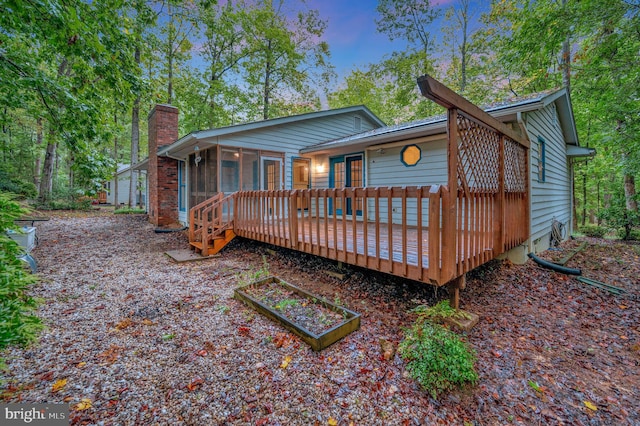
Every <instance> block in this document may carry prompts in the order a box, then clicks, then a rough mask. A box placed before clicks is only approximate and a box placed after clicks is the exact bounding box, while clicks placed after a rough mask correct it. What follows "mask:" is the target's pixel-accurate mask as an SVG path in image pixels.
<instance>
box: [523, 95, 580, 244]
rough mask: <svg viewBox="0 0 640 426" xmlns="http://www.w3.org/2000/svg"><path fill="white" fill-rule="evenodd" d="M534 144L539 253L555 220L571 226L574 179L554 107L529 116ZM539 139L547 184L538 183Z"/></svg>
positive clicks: (533, 230)
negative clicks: (572, 178) (543, 154)
mask: <svg viewBox="0 0 640 426" xmlns="http://www.w3.org/2000/svg"><path fill="white" fill-rule="evenodd" d="M526 123H527V131H528V133H529V139H530V140H531V240H532V241H533V242H534V243H535V241H536V240H538V239H540V242H539V243H536V244H535V245H536V248H537V249H544V248H546V246H547V245H548V234H549V233H550V232H551V223H552V221H553V219H554V218H555V219H556V220H559V221H560V222H562V223H565V224H567V225H568V224H569V221H570V218H571V176H570V171H569V167H568V164H567V156H566V149H567V148H566V144H565V141H564V136H563V134H562V131H561V129H560V125H559V124H558V116H557V113H556V109H555V108H554V106H553V104H552V105H549V106H547V107H546V108H544V109H542V110H539V111H533V112H530V113H527V115H526ZM538 136H540V137H542V139H544V141H545V181H544V182H540V181H539V180H538V170H537V165H538V159H539V156H540V153H539V152H538V143H537V141H538Z"/></svg>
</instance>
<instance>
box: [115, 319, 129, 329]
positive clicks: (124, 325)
mask: <svg viewBox="0 0 640 426" xmlns="http://www.w3.org/2000/svg"><path fill="white" fill-rule="evenodd" d="M132 325H133V320H132V319H131V318H125V319H123V320H121V321H120V322H118V323H117V324H116V330H124V329H125V328H129V327H131V326H132Z"/></svg>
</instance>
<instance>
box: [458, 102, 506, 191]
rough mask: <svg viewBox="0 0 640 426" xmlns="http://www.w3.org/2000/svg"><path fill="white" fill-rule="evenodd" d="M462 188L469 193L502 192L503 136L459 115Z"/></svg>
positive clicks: (459, 160)
mask: <svg viewBox="0 0 640 426" xmlns="http://www.w3.org/2000/svg"><path fill="white" fill-rule="evenodd" d="M457 126H458V135H459V136H460V139H459V141H458V185H459V187H461V188H462V189H464V191H465V193H469V192H483V193H487V192H488V193H495V192H498V189H499V188H498V185H499V177H500V176H499V173H500V170H499V161H500V135H499V133H498V132H496V131H495V130H492V129H490V128H488V127H486V126H484V125H482V124H479V123H477V122H476V121H474V120H472V119H471V118H469V117H466V116H465V115H463V114H461V113H460V112H459V113H458V122H457Z"/></svg>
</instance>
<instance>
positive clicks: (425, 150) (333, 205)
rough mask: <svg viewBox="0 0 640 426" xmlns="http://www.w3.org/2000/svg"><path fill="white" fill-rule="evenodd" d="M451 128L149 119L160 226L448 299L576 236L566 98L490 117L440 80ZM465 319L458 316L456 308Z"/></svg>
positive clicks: (427, 123)
mask: <svg viewBox="0 0 640 426" xmlns="http://www.w3.org/2000/svg"><path fill="white" fill-rule="evenodd" d="M419 86H420V88H421V91H422V93H423V94H424V95H425V96H427V97H429V98H430V99H432V100H434V101H436V102H438V103H439V104H441V105H443V106H445V108H447V111H448V112H447V114H446V115H445V116H441V117H435V118H430V119H426V120H421V121H418V122H413V123H406V124H400V125H394V126H384V124H383V123H382V122H381V121H380V120H379V119H378V118H376V117H375V116H374V115H373V114H372V113H371V112H370V111H369V110H368V109H367V108H365V107H363V106H359V107H351V108H342V109H337V110H329V111H321V112H314V113H309V114H302V115H298V116H293V117H284V118H279V119H273V120H265V121H261V122H255V123H248V124H242V125H237V126H229V127H224V128H220V129H212V130H205V131H200V132H194V133H191V134H189V135H187V136H185V137H182V138H178V135H177V115H178V112H177V109H175V108H173V107H170V106H164V105H158V106H156V108H155V109H154V111H152V113H151V114H150V117H149V152H150V153H151V155H150V157H149V159H148V161H147V162H143V163H142V164H141V165H138V166H137V167H138V168H140V167H143V168H144V167H147V168H148V170H149V171H148V179H149V183H148V187H149V201H150V203H149V216H150V220H151V221H152V222H153V223H155V224H158V225H161V224H164V223H170V222H174V221H180V222H182V223H189V226H190V241H191V245H192V246H193V247H194V248H196V249H197V250H201V251H202V252H203V254H208V253H211V250H213V251H218V250H220V249H221V248H222V247H223V246H224V245H225V244H226V242H227V241H228V240H230V239H231V238H233V236H235V235H240V236H243V237H247V238H253V239H256V240H259V241H264V242H268V243H271V244H276V245H281V246H285V247H289V248H293V249H296V250H300V251H305V252H308V253H312V254H316V255H320V256H324V257H328V258H332V259H336V260H340V261H344V262H346V263H351V264H355V265H359V266H363V267H366V268H370V269H374V270H379V271H383V272H387V273H390V274H394V275H399V276H404V277H407V278H411V279H415V280H419V281H423V282H428V283H432V284H435V285H444V284H451V283H453V286H452V288H453V289H454V290H455V291H454V293H455V294H457V293H458V290H459V289H460V288H461V287H463V286H464V281H463V277H464V273H465V272H467V271H469V270H471V269H473V268H474V267H476V266H479V265H481V264H482V263H485V262H486V261H488V260H491V259H493V258H494V257H497V256H500V255H508V256H510V257H511V258H512V259H514V260H516V261H524V260H525V259H526V257H525V254H526V253H529V252H531V251H534V252H537V251H541V250H545V249H546V248H548V247H549V243H550V239H551V235H552V228H553V226H554V223H562V224H565V225H566V229H568V231H569V232H567V233H566V234H565V235H564V236H563V237H564V238H567V237H568V236H569V235H570V231H571V229H572V225H573V224H572V214H571V212H572V202H573V192H572V191H573V190H572V176H573V170H572V163H573V159H574V158H577V157H583V156H588V155H592V154H593V151H592V150H588V149H583V148H581V147H580V146H579V143H578V137H577V132H576V128H575V123H574V119H573V113H572V109H571V101H570V98H569V94H568V93H567V92H566V90H564V89H561V90H558V91H554V92H545V93H541V94H537V95H532V96H529V97H527V98H526V99H519V100H516V101H513V102H506V103H504V104H501V105H495V106H493V107H491V108H489V109H488V110H487V112H488V113H487V112H485V111H483V110H481V109H480V108H478V107H476V106H475V105H473V104H471V103H470V102H468V101H466V100H465V99H464V98H461V97H460V96H458V95H457V94H455V93H454V92H452V91H450V90H449V89H448V88H446V87H444V86H443V85H441V84H440V83H438V82H437V81H435V80H433V79H432V78H430V77H428V76H425V77H422V78H420V79H419ZM456 305H457V302H456Z"/></svg>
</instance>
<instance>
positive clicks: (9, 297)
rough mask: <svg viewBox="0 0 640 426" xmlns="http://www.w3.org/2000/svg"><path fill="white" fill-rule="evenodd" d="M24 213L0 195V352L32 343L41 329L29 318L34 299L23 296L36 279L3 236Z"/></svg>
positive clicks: (16, 248) (7, 196) (36, 320)
mask: <svg viewBox="0 0 640 426" xmlns="http://www.w3.org/2000/svg"><path fill="white" fill-rule="evenodd" d="M25 213H27V211H26V210H24V209H23V208H21V207H20V206H19V205H18V203H16V202H15V201H13V196H12V195H10V194H8V193H4V192H0V350H1V349H4V348H5V347H7V346H8V345H26V344H29V343H31V342H33V341H34V340H36V339H37V336H38V332H39V331H40V330H41V329H42V328H43V326H42V323H41V321H40V319H39V318H38V317H36V316H34V315H32V312H33V311H34V310H35V309H36V307H37V303H36V300H35V299H34V298H33V297H31V296H29V295H28V294H27V290H28V289H29V286H30V285H32V284H34V283H35V282H37V278H36V276H35V275H32V274H31V273H29V272H28V271H27V270H26V269H25V268H24V266H23V262H22V261H21V260H19V259H18V256H19V255H20V254H21V248H20V246H18V244H17V243H16V242H15V241H13V240H12V239H11V238H9V237H8V236H7V234H6V230H8V229H14V230H16V229H18V228H17V227H16V226H15V224H14V220H15V219H17V218H19V217H20V216H22V215H24V214H25ZM0 361H1V360H0Z"/></svg>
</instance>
